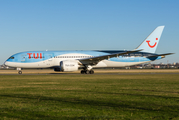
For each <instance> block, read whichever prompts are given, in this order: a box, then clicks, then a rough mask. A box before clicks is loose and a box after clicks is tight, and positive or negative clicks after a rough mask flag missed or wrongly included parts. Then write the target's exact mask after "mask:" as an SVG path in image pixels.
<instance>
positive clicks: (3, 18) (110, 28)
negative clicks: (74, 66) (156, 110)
mask: <svg viewBox="0 0 179 120" xmlns="http://www.w3.org/2000/svg"><path fill="white" fill-rule="evenodd" d="M178 5H179V1H178V0H28V1H27V0H0V41H1V42H0V44H1V47H0V55H1V57H0V64H3V63H4V61H5V60H6V59H7V58H8V57H10V56H11V55H12V54H15V53H18V52H22V51H32V50H33V51H35V50H123V49H127V50H132V49H134V48H136V47H138V45H139V44H140V43H141V42H142V41H143V40H144V39H145V38H146V37H147V36H148V35H149V34H150V33H151V32H152V31H153V30H154V29H155V28H156V27H157V26H161V25H165V29H164V31H163V34H162V37H161V40H160V43H159V45H158V48H157V53H168V52H173V53H175V54H174V55H171V56H167V57H166V58H165V59H163V60H160V61H157V62H156V63H160V62H164V63H166V62H167V61H169V62H171V63H172V62H179V54H178V51H179V47H178V46H179V23H178V22H179V7H178Z"/></svg>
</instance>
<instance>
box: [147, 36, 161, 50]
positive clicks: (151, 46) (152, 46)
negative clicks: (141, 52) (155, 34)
mask: <svg viewBox="0 0 179 120" xmlns="http://www.w3.org/2000/svg"><path fill="white" fill-rule="evenodd" d="M156 40H158V38H156ZM146 42H147V43H148V46H149V47H150V48H154V47H155V46H156V45H157V42H155V44H154V45H150V43H149V42H150V40H147V41H146Z"/></svg>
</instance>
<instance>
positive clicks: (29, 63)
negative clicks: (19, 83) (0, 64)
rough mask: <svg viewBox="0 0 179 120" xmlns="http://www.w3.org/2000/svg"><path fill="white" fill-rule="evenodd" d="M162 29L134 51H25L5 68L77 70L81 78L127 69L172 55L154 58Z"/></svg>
mask: <svg viewBox="0 0 179 120" xmlns="http://www.w3.org/2000/svg"><path fill="white" fill-rule="evenodd" d="M163 29H164V26H158V27H157V28H156V29H155V30H154V31H153V32H152V33H151V34H150V35H149V36H148V37H147V38H146V39H145V40H144V41H143V42H142V43H141V44H140V45H139V46H138V47H137V48H136V49H134V50H131V51H127V50H91V51H27V52H20V53H17V54H14V55H12V56H11V57H9V58H8V59H7V60H6V61H5V63H4V64H5V65H6V66H9V67H15V68H17V70H18V73H19V74H22V71H21V68H53V69H54V71H57V72H72V71H77V70H78V69H82V70H81V74H94V71H93V68H101V67H102V68H104V67H127V66H132V65H137V64H142V63H147V62H151V61H155V60H159V59H162V58H165V56H166V55H171V54H173V53H165V54H156V53H155V51H156V48H157V46H158V44H159V40H160V37H161V34H162V32H163Z"/></svg>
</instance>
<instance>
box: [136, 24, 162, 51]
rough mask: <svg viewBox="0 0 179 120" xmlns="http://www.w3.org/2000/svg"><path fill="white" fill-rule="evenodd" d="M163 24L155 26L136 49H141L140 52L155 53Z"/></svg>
mask: <svg viewBox="0 0 179 120" xmlns="http://www.w3.org/2000/svg"><path fill="white" fill-rule="evenodd" d="M163 29H164V26H159V27H157V28H156V29H155V30H154V31H153V32H152V33H151V34H150V35H149V36H148V37H147V38H146V39H145V40H144V41H143V42H142V44H140V45H139V47H137V48H136V50H140V49H143V50H142V52H149V53H155V51H156V48H157V46H158V44H159V40H160V36H161V35H162V32H163Z"/></svg>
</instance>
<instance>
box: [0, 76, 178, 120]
mask: <svg viewBox="0 0 179 120" xmlns="http://www.w3.org/2000/svg"><path fill="white" fill-rule="evenodd" d="M0 119H5V120H6V119H22V120H24V119H26V120H28V119H29V120H32V119H43V120H44V119H47V120H49V119H73V120H74V119H79V120H81V119H101V120H103V119H132V120H143V119H149V120H150V119H153V120H158V119H161V120H168V119H173V120H178V119H179V74H150V75H144V74H143V75H79V74H74V75H11V76H10V75H9V76H8V75H1V76H0Z"/></svg>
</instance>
